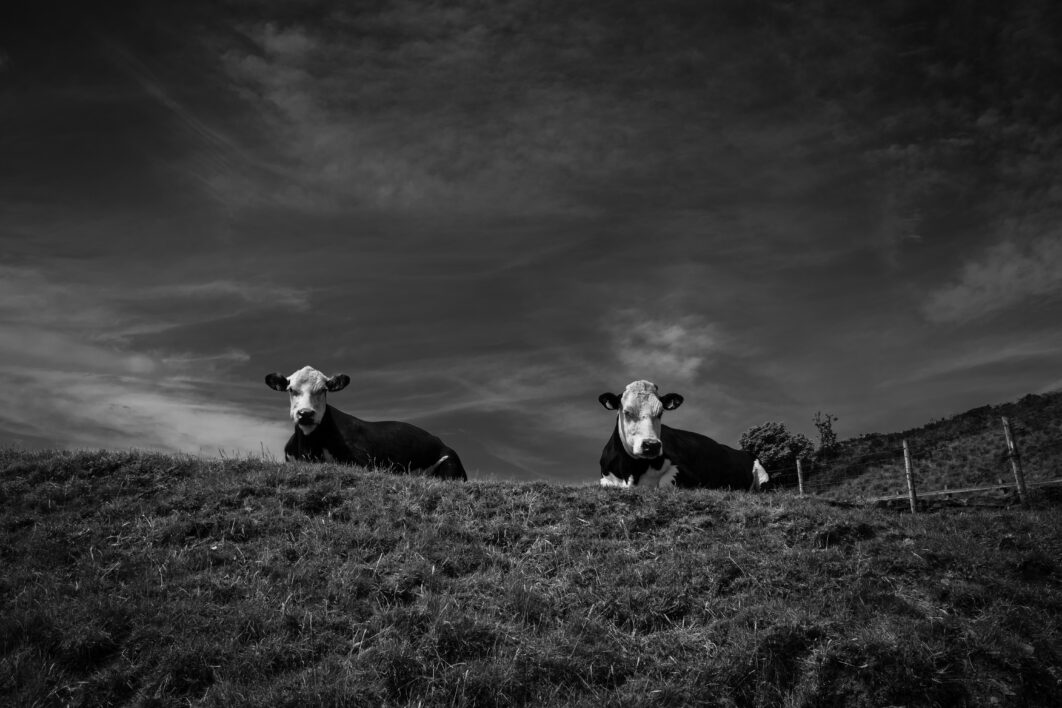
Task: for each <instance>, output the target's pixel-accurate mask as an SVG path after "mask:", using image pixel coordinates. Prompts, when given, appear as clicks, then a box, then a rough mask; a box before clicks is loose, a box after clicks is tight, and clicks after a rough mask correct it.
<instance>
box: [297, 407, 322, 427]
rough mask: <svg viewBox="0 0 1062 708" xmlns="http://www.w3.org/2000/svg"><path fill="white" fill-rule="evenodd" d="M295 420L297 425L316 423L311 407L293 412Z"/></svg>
mask: <svg viewBox="0 0 1062 708" xmlns="http://www.w3.org/2000/svg"><path fill="white" fill-rule="evenodd" d="M295 422H296V423H298V424H299V425H316V424H317V419H316V416H315V414H314V410H313V409H312V408H307V409H303V410H301V411H298V412H296V413H295Z"/></svg>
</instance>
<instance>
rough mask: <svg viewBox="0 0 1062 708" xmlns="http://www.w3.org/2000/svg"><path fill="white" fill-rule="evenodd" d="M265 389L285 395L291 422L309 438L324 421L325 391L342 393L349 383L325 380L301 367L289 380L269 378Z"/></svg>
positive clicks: (340, 376) (342, 376)
mask: <svg viewBox="0 0 1062 708" xmlns="http://www.w3.org/2000/svg"><path fill="white" fill-rule="evenodd" d="M265 381H266V385H267V386H269V388H271V389H274V390H277V391H287V393H288V396H289V397H290V399H291V419H292V420H293V421H295V424H296V425H298V426H299V429H300V430H302V432H303V433H305V434H307V435H309V434H310V433H312V432H313V431H314V429H315V428H317V426H318V425H320V424H321V419H322V418H324V414H325V407H326V401H325V398H326V397H327V396H328V392H329V391H342V390H343V389H344V388H346V387H347V384H349V383H350V377H349V376H347V375H346V374H336V375H335V376H333V377H331V378H329V377H327V376H325V375H324V374H322V373H321V372H320V371H318V370H317V369H315V368H313V367H312V366H304V367H302V368H301V369H299V370H298V371H296V372H295V373H294V374H292V375H291V376H281V375H280V374H269V375H268V376H266V377H265Z"/></svg>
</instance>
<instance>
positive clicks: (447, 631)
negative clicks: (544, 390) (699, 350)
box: [0, 450, 1062, 706]
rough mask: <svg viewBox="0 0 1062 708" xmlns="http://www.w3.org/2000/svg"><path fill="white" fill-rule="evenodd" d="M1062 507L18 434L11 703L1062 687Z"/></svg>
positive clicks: (10, 501)
mask: <svg viewBox="0 0 1062 708" xmlns="http://www.w3.org/2000/svg"><path fill="white" fill-rule="evenodd" d="M1060 557H1062V520H1060V516H1059V514H1058V509H1057V506H1053V505H1052V503H1051V501H1050V499H1048V498H1047V497H1039V498H1038V501H1036V503H1035V504H1034V506H1033V508H1032V509H1030V510H1027V511H1023V510H1018V509H1002V508H999V509H981V510H961V511H954V510H953V511H947V512H942V513H930V514H920V515H916V516H911V515H908V514H899V513H896V512H893V511H887V510H867V509H861V508H855V507H850V506H843V505H837V504H830V503H827V502H825V501H822V500H816V499H810V498H804V499H801V498H797V497H795V496H793V495H791V494H787V493H779V494H768V495H755V496H754V495H746V494H740V493H723V492H711V491H698V492H676V491H672V490H667V491H665V490H649V491H642V492H638V493H631V492H629V491H627V490H606V489H600V488H596V487H570V486H559V485H547V484H544V483H533V484H513V483H506V482H474V483H468V484H454V483H444V482H440V481H435V480H430V479H425V478H421V477H410V476H394V475H387V474H383V473H377V472H370V471H364V470H359V469H355V468H350V467H338V466H334V465H296V464H285V463H276V462H267V461H258V460H200V459H195V458H190V457H168V456H163V455H155V454H146V453H136V452H79V453H60V452H41V453H32V452H18V451H11V450H7V451H0V703H2V704H10V705H60V704H63V705H66V704H72V705H152V706H168V705H187V704H195V705H226V706H228V705H237V706H238V705H262V704H269V705H273V706H287V705H293V706H294V705H307V704H311V705H373V706H376V705H395V706H404V705H444V706H445V705H470V706H472V705H477V706H490V705H550V706H554V705H573V706H578V705H586V706H597V705H613V706H644V705H660V706H668V705H706V706H761V705H762V706H776V705H781V706H883V705H910V706H933V705H940V706H955V705H1002V706H1010V705H1013V706H1055V705H1062V628H1060V622H1062V567H1060V565H1059V563H1060V561H1059V558H1060Z"/></svg>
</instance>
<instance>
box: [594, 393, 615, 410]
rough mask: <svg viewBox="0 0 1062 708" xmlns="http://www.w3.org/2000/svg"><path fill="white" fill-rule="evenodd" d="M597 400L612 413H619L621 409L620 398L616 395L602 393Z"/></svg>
mask: <svg viewBox="0 0 1062 708" xmlns="http://www.w3.org/2000/svg"><path fill="white" fill-rule="evenodd" d="M597 400H599V401H601V405H603V406H604V407H605V408H607V409H609V410H610V411H618V410H619V408H620V397H619V396H618V395H617V394H615V393H602V394H601V395H600V396H598V397H597Z"/></svg>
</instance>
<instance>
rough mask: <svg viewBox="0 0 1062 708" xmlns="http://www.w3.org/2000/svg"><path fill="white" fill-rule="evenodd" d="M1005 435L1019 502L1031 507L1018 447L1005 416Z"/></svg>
mask: <svg viewBox="0 0 1062 708" xmlns="http://www.w3.org/2000/svg"><path fill="white" fill-rule="evenodd" d="M1003 434H1004V435H1005V436H1007V450H1008V451H1009V454H1008V457H1010V467H1011V469H1012V470H1014V484H1016V485H1017V487H1018V501H1020V502H1021V505H1022V506H1029V498H1028V491H1027V490H1026V488H1025V473H1024V472H1023V471H1022V469H1021V457H1020V456H1019V455H1018V446H1017V445H1015V444H1014V436H1013V435H1012V434H1011V432H1010V421H1009V420H1007V417H1006V416H1003Z"/></svg>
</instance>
